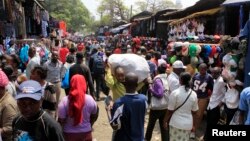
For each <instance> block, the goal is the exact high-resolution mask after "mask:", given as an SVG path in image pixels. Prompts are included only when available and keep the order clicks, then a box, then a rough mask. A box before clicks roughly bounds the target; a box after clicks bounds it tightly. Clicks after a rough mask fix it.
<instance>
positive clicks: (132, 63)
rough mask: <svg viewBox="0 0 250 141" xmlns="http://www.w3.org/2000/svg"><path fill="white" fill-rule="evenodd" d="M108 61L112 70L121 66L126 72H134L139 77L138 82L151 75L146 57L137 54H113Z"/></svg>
mask: <svg viewBox="0 0 250 141" xmlns="http://www.w3.org/2000/svg"><path fill="white" fill-rule="evenodd" d="M108 63H110V64H111V67H112V68H111V69H112V72H114V68H116V67H117V66H121V67H122V68H123V69H124V71H125V74H126V73H128V72H134V73H135V74H136V75H137V76H138V78H139V80H138V82H142V81H143V80H144V79H145V78H147V77H148V76H149V75H150V71H149V65H148V63H147V61H146V59H145V58H143V57H141V56H139V55H136V54H113V55H111V56H110V57H109V59H108Z"/></svg>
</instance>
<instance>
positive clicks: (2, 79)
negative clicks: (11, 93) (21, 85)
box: [0, 70, 9, 87]
mask: <svg viewBox="0 0 250 141" xmlns="http://www.w3.org/2000/svg"><path fill="white" fill-rule="evenodd" d="M8 83H9V79H8V77H7V76H6V74H5V73H4V72H3V71H2V70H0V87H6V86H7V85H8Z"/></svg>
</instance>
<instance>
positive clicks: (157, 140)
mask: <svg viewBox="0 0 250 141" xmlns="http://www.w3.org/2000/svg"><path fill="white" fill-rule="evenodd" d="M101 97H102V98H101V101H98V102H97V104H98V106H99V108H100V111H99V117H98V119H97V121H96V123H95V124H94V126H93V138H94V140H93V141H111V138H112V128H111V126H110V125H109V123H108V117H107V113H106V110H105V104H104V101H103V99H104V98H105V96H104V95H101ZM147 123H148V113H147V114H146V118H145V124H144V129H145V130H144V132H145V131H146V128H147ZM204 127H205V123H204V121H203V123H202V127H201V128H200V129H199V130H198V137H197V139H196V140H197V141H198V140H200V139H199V138H201V136H202V134H203V132H204ZM151 141H161V136H160V127H159V122H158V121H157V123H156V125H155V128H154V131H153V136H152V139H151ZM190 141H192V140H190Z"/></svg>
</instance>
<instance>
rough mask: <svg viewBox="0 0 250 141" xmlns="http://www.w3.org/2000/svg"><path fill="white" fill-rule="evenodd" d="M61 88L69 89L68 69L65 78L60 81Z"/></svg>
mask: <svg viewBox="0 0 250 141" xmlns="http://www.w3.org/2000/svg"><path fill="white" fill-rule="evenodd" d="M61 88H63V89H67V88H69V69H68V70H67V71H66V73H65V76H64V78H63V80H62V83H61Z"/></svg>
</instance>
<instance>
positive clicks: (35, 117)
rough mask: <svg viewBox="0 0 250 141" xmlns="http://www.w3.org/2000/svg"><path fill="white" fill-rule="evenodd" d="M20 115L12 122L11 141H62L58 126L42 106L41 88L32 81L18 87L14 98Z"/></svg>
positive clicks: (60, 130)
mask: <svg viewBox="0 0 250 141" xmlns="http://www.w3.org/2000/svg"><path fill="white" fill-rule="evenodd" d="M16 99H17V105H18V108H19V110H20V115H19V116H17V117H16V118H15V119H14V120H13V122H12V127H13V140H31V141H64V138H63V134H62V129H61V127H60V125H59V124H58V123H57V122H56V121H55V120H54V119H53V118H52V117H51V116H50V115H49V114H47V113H46V112H45V111H43V110H42V109H41V106H42V86H41V85H40V84H39V83H38V82H37V81H34V80H28V81H24V82H23V83H21V84H20V85H19V92H18V93H17V96H16Z"/></svg>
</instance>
